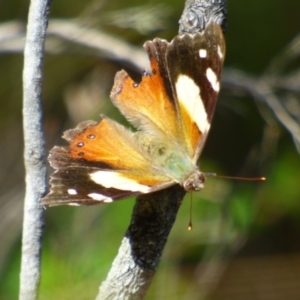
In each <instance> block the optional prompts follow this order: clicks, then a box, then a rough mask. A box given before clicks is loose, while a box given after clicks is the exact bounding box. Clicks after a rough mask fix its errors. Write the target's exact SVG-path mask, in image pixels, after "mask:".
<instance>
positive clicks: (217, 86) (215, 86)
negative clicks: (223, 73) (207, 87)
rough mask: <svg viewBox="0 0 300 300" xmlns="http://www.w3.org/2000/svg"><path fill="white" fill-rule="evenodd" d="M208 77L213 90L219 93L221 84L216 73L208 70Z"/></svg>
mask: <svg viewBox="0 0 300 300" xmlns="http://www.w3.org/2000/svg"><path fill="white" fill-rule="evenodd" d="M206 77H207V79H208V81H209V82H210V84H211V86H212V88H213V89H214V90H215V91H216V92H219V90H220V82H219V81H218V78H217V75H216V73H215V72H214V71H213V70H212V69H211V68H207V70H206Z"/></svg>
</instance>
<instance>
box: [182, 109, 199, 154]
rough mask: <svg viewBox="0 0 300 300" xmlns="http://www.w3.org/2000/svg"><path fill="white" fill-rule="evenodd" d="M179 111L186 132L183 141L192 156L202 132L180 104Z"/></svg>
mask: <svg viewBox="0 0 300 300" xmlns="http://www.w3.org/2000/svg"><path fill="white" fill-rule="evenodd" d="M180 113H181V122H182V126H184V132H185V133H188V136H186V141H185V143H186V146H187V147H188V149H187V150H188V153H189V154H190V156H191V157H194V155H195V149H196V148H197V146H198V144H199V141H200V139H201V138H202V133H201V132H200V130H199V128H198V126H197V124H196V123H195V121H193V120H192V118H191V116H190V114H189V112H188V111H187V110H186V109H185V107H184V106H183V105H180Z"/></svg>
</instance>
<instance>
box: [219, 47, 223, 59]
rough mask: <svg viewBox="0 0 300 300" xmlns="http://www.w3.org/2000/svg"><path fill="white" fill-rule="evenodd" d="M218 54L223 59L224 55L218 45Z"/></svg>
mask: <svg viewBox="0 0 300 300" xmlns="http://www.w3.org/2000/svg"><path fill="white" fill-rule="evenodd" d="M218 55H219V57H220V59H223V57H224V55H223V52H222V50H221V47H220V46H219V45H218Z"/></svg>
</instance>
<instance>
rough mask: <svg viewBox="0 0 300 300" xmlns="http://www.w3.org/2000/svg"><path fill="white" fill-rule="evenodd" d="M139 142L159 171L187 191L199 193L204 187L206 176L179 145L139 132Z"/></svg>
mask: <svg viewBox="0 0 300 300" xmlns="http://www.w3.org/2000/svg"><path fill="white" fill-rule="evenodd" d="M137 140H138V143H139V144H140V145H141V147H142V151H146V152H147V154H148V155H149V158H150V159H151V162H152V164H153V165H154V166H155V167H156V168H157V169H158V171H159V172H162V173H164V174H165V175H166V176H168V177H170V179H172V180H173V181H175V182H177V183H179V184H180V185H182V186H183V187H184V189H185V190H186V191H197V190H200V189H202V188H203V187H204V181H205V176H204V174H203V173H202V172H201V171H200V170H199V167H198V166H197V165H195V164H194V162H193V161H192V160H191V159H190V157H189V155H188V154H187V152H186V151H183V150H182V149H181V147H179V145H177V144H175V143H173V142H171V141H170V140H168V139H167V138H166V139H164V140H162V139H160V138H158V137H157V136H152V135H148V134H144V133H142V132H139V136H138V137H137Z"/></svg>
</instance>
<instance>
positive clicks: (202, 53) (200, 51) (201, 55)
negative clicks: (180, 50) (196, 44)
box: [199, 49, 207, 58]
mask: <svg viewBox="0 0 300 300" xmlns="http://www.w3.org/2000/svg"><path fill="white" fill-rule="evenodd" d="M199 56H200V58H205V57H206V56H207V50H206V49H200V50H199Z"/></svg>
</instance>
